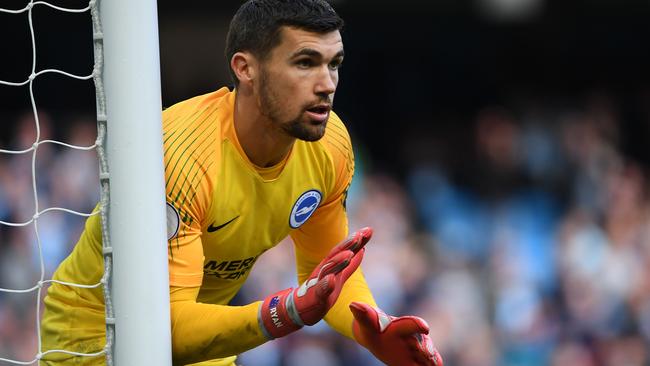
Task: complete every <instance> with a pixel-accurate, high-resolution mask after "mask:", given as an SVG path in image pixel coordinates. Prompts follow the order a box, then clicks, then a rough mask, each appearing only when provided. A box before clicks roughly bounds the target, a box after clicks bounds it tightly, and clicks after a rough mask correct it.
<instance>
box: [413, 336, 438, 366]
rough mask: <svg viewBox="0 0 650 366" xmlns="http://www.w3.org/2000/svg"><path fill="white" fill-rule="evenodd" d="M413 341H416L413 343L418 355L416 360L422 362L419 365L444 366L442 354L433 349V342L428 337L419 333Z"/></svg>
mask: <svg viewBox="0 0 650 366" xmlns="http://www.w3.org/2000/svg"><path fill="white" fill-rule="evenodd" d="M412 339H413V340H414V341H415V342H414V343H413V348H414V351H415V354H416V359H418V360H419V361H420V362H419V363H421V364H425V365H432V366H442V359H441V358H440V354H439V353H438V351H437V350H436V349H435V348H434V347H433V342H432V341H431V338H430V337H429V336H428V335H426V334H421V333H417V334H415V335H413V338H412Z"/></svg>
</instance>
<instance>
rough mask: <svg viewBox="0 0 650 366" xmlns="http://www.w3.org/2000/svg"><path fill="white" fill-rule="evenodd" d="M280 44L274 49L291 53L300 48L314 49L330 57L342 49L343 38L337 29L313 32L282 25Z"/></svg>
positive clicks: (283, 52)
mask: <svg viewBox="0 0 650 366" xmlns="http://www.w3.org/2000/svg"><path fill="white" fill-rule="evenodd" d="M280 37H281V38H280V39H281V41H280V44H279V45H278V46H277V47H276V48H275V50H274V51H278V53H281V54H293V53H295V52H297V51H299V50H301V49H305V48H309V49H313V50H316V51H318V52H320V53H321V54H323V56H325V57H328V56H329V57H332V56H334V55H335V54H337V53H338V52H339V51H341V50H342V49H343V39H342V38H341V32H339V31H338V30H335V31H332V32H327V33H314V32H310V31H306V30H303V29H298V28H293V27H282V28H281V31H280Z"/></svg>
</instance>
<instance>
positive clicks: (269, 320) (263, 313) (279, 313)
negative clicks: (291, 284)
mask: <svg viewBox="0 0 650 366" xmlns="http://www.w3.org/2000/svg"><path fill="white" fill-rule="evenodd" d="M296 320H297V321H296ZM258 321H259V323H260V328H261V329H262V332H263V333H264V335H265V336H266V337H267V338H268V339H274V338H279V337H284V336H285V335H287V334H289V333H292V332H295V331H296V330H298V329H300V328H302V326H303V323H302V321H301V320H300V317H299V316H298V312H297V310H296V308H295V305H294V303H293V288H288V289H285V290H282V291H279V292H276V293H275V294H272V295H270V296H268V297H267V298H266V299H264V302H263V303H262V306H260V312H259V314H258Z"/></svg>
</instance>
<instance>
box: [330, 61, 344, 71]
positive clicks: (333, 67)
mask: <svg viewBox="0 0 650 366" xmlns="http://www.w3.org/2000/svg"><path fill="white" fill-rule="evenodd" d="M341 67H343V61H340V60H336V61H332V62H330V64H329V68H330V70H338V69H340V68H341Z"/></svg>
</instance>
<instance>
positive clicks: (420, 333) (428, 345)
mask: <svg viewBox="0 0 650 366" xmlns="http://www.w3.org/2000/svg"><path fill="white" fill-rule="evenodd" d="M350 310H351V311H352V315H354V321H353V323H352V332H353V334H354V338H355V339H356V340H357V342H359V344H361V345H362V346H364V347H366V348H367V349H368V350H369V351H370V352H372V354H373V355H375V357H377V358H378V359H379V360H380V361H382V362H384V363H385V364H387V365H389V366H424V365H426V366H443V365H442V357H440V354H439V353H438V350H436V349H435V348H434V347H433V342H431V338H429V335H428V334H429V325H428V324H427V322H426V321H424V319H422V318H419V317H417V316H401V317H394V316H390V315H386V313H384V312H383V311H381V310H380V309H376V308H374V307H372V306H370V305H367V304H363V303H360V302H353V303H351V304H350Z"/></svg>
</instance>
